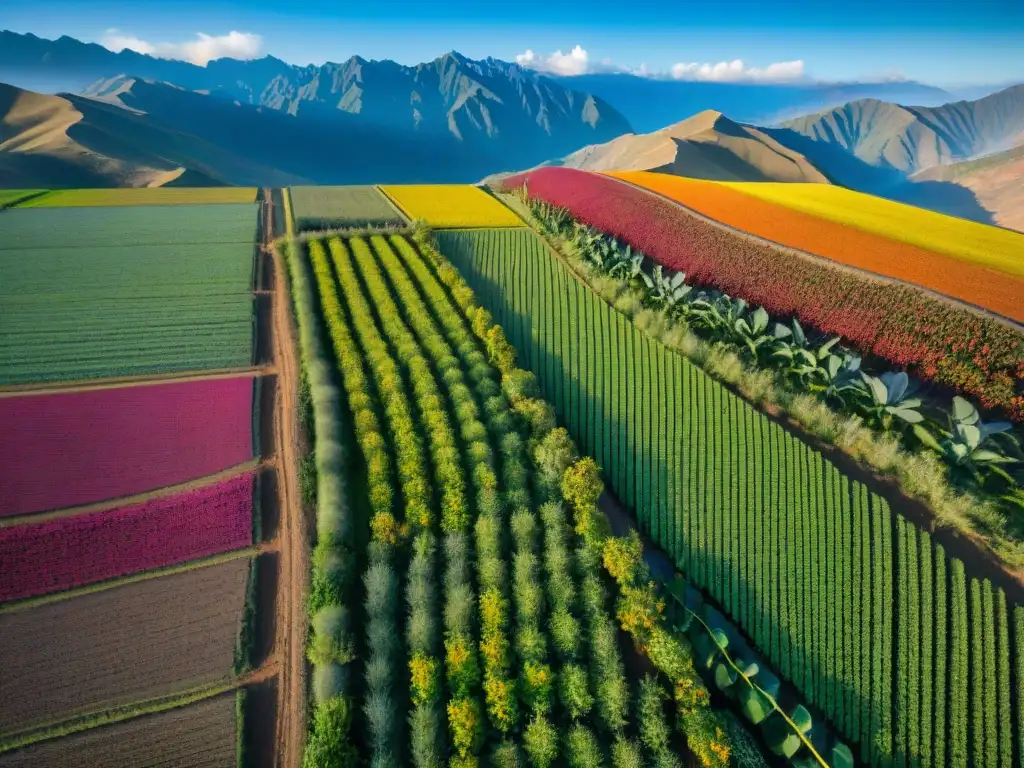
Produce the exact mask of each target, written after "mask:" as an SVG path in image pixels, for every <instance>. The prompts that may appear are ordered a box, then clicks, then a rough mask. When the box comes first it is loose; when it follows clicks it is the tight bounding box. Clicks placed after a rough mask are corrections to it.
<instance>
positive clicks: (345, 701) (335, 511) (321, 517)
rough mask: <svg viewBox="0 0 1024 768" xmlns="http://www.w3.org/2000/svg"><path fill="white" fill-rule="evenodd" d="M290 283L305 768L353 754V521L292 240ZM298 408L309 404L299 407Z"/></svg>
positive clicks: (311, 306)
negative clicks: (305, 459) (297, 376)
mask: <svg viewBox="0 0 1024 768" xmlns="http://www.w3.org/2000/svg"><path fill="white" fill-rule="evenodd" d="M281 247H282V249H283V251H284V255H285V257H286V260H287V264H288V273H289V277H290V279H291V293H292V305H293V308H294V312H295V319H296V324H297V326H298V331H299V350H300V358H301V367H302V381H303V382H304V383H303V384H302V389H303V390H304V391H307V392H308V402H309V405H310V406H311V410H312V413H311V414H308V415H309V416H310V417H311V418H310V420H309V422H306V423H307V424H308V423H310V422H311V423H312V427H313V429H312V434H310V435H309V436H308V437H309V438H310V439H311V442H312V450H311V454H312V456H313V457H314V465H315V471H314V479H315V484H316V492H315V499H316V504H317V507H316V529H317V543H316V546H315V548H314V550H313V554H312V572H311V574H310V591H309V596H308V599H307V613H308V615H309V617H310V637H309V646H308V648H309V658H310V662H311V663H312V665H313V678H314V686H313V701H312V704H311V712H310V717H309V734H308V738H307V742H306V748H305V752H304V754H303V766H304V768H320V767H321V766H346V765H352V764H354V762H355V759H356V753H355V750H354V748H353V746H352V742H351V738H350V735H349V727H350V725H351V720H352V717H351V714H352V699H351V692H350V690H349V688H348V685H347V682H348V681H347V674H346V670H345V665H346V664H348V663H349V662H350V661H351V660H352V636H351V629H350V627H349V626H348V613H347V609H346V600H347V595H348V593H349V591H350V590H351V588H352V587H353V582H354V578H355V573H354V571H355V560H354V558H353V554H352V539H351V537H352V533H353V528H354V521H353V520H352V513H351V509H350V507H349V503H348V498H347V496H346V488H345V481H344V467H345V449H344V441H343V437H342V435H343V431H342V430H343V429H344V425H345V415H344V410H343V404H342V400H341V393H340V391H339V389H338V386H337V383H336V378H335V376H336V374H335V372H334V365H335V361H334V357H333V356H332V355H331V353H330V351H329V347H328V342H327V341H326V340H325V339H324V337H323V333H322V330H321V321H320V307H319V306H318V304H317V298H316V289H315V287H314V282H313V276H312V275H311V274H310V272H309V269H308V266H307V263H306V261H305V259H304V258H302V254H300V253H299V252H298V251H297V250H296V247H295V244H294V243H291V242H286V243H283V244H282V246H281ZM302 402H303V401H300V406H301V407H309V406H306V405H302Z"/></svg>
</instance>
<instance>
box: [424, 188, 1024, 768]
mask: <svg viewBox="0 0 1024 768" xmlns="http://www.w3.org/2000/svg"><path fill="white" fill-rule="evenodd" d="M603 183H604V184H612V183H614V182H610V181H604V182H603ZM530 190H531V194H538V193H539V194H542V195H543V194H544V191H542V190H546V187H545V186H544V185H543V184H542V183H540V182H539V181H536V180H531V182H530ZM585 199H587V200H588V201H596V200H597V196H596V195H594V196H593V197H589V198H585ZM596 205H597V203H596V202H593V203H592V207H591V208H589V209H587V210H588V211H593V210H594V209H595V208H596ZM684 231H685V230H684ZM437 241H438V244H439V246H440V249H441V251H442V253H443V254H444V255H445V256H446V257H447V258H448V259H449V260H450V261H451V262H452V263H453V264H454V265H455V266H456V267H457V268H458V270H459V271H460V272H461V274H462V275H464V276H465V278H466V280H467V282H468V283H469V284H470V286H471V287H472V288H473V289H474V290H475V291H476V292H477V295H478V296H479V297H480V300H481V303H482V304H483V306H484V307H485V308H486V309H488V310H489V311H490V312H491V313H492V314H493V317H494V320H495V321H496V322H497V323H498V324H499V325H502V326H503V327H505V328H506V329H507V332H508V338H509V340H510V341H511V343H512V344H513V346H514V347H515V348H516V349H517V350H518V353H519V354H518V358H517V359H518V362H519V364H520V365H522V366H523V367H525V368H528V369H529V370H532V371H533V372H534V373H536V375H537V377H538V380H539V385H540V389H541V391H542V392H543V394H544V396H545V398H546V399H547V400H549V401H550V402H551V403H552V404H553V405H554V406H555V410H556V413H557V415H558V418H559V422H560V423H564V424H566V426H567V428H568V430H569V432H570V433H571V434H572V436H573V437H574V438H575V439H577V440H578V441H579V443H580V446H581V449H582V450H584V451H587V452H589V453H590V454H591V455H593V456H594V457H595V458H596V459H597V461H598V463H599V464H600V466H601V467H602V468H603V475H604V477H605V479H606V480H607V482H608V484H609V486H610V487H611V489H612V490H613V491H614V492H615V494H616V496H617V497H618V498H619V499H620V500H621V501H622V502H623V503H624V504H625V505H626V506H627V507H628V508H630V509H631V510H634V511H635V515H636V519H637V522H638V524H639V526H640V528H641V530H642V531H644V532H645V533H646V534H647V535H648V536H650V538H651V539H652V540H653V541H654V542H656V543H657V544H658V545H659V546H660V547H661V548H662V549H664V550H665V551H666V552H667V553H669V555H670V556H671V557H672V559H673V560H674V562H675V564H676V567H677V568H678V569H679V570H680V571H681V572H682V573H683V574H685V576H686V578H687V579H688V580H689V581H690V582H691V583H693V584H695V585H696V586H698V587H700V588H702V589H703V590H704V591H705V593H706V594H707V595H709V596H710V597H711V598H712V599H713V600H715V601H716V603H717V604H718V605H719V606H721V609H722V611H723V612H724V614H725V615H726V616H727V617H728V618H730V619H731V620H732V621H734V622H736V624H737V625H738V626H739V628H740V629H741V630H742V631H743V632H744V633H745V635H746V636H747V637H748V638H750V640H751V642H752V644H753V646H754V647H755V648H756V649H757V650H759V651H760V652H761V653H763V654H764V655H765V656H766V657H767V658H768V659H769V661H770V663H771V664H772V666H773V667H774V669H776V670H777V671H778V672H779V674H780V675H781V676H782V677H783V678H785V679H786V680H789V681H790V682H791V683H792V684H793V686H794V687H795V688H796V689H797V690H798V691H799V693H800V695H801V696H802V697H803V698H804V700H805V701H807V702H808V703H809V704H812V705H814V706H816V707H817V708H818V709H820V711H821V712H822V713H824V715H825V716H826V717H827V718H828V720H829V722H831V723H832V724H833V725H834V726H835V727H836V728H837V729H838V730H839V732H840V733H841V734H842V735H843V736H844V737H845V738H846V739H848V740H849V743H850V745H851V746H854V745H856V751H857V752H858V753H859V759H860V760H861V761H863V763H865V764H869V765H872V766H875V765H891V764H892V761H893V760H894V759H895V758H899V759H900V760H903V759H909V760H911V761H914V762H915V763H917V762H921V763H924V764H933V765H967V764H970V765H986V766H1007V768H1009V766H1012V765H1014V760H1015V757H1014V755H1015V752H1014V749H1015V747H1014V744H1019V743H1020V739H1021V738H1022V736H1024V733H1022V731H1024V726H1022V724H1021V721H1020V718H1019V716H1020V713H1021V712H1024V689H1021V688H1020V686H1016V685H1015V684H1014V678H1013V676H1012V675H1011V672H1010V670H1011V669H1020V668H1021V665H1022V664H1024V652H1022V649H1021V645H1020V639H1021V637H1024V634H1022V632H1024V608H1021V607H1018V606H1015V605H1014V602H1013V601H1012V600H1011V599H1008V596H1007V594H1005V593H1004V591H1003V589H1001V588H1000V587H998V586H996V585H993V584H992V583H991V582H990V581H989V580H988V579H983V578H979V577H977V576H976V575H972V573H971V572H970V571H969V570H968V568H970V567H972V564H966V566H965V563H964V562H963V561H961V560H959V559H957V558H956V557H953V556H951V555H950V554H949V553H947V552H946V551H945V549H944V548H943V547H942V546H941V545H939V544H938V543H937V542H936V541H935V539H933V537H932V536H931V534H929V533H928V532H926V531H923V530H920V529H918V528H916V527H915V526H914V525H912V524H911V523H909V522H907V520H906V519H905V518H903V517H901V516H900V515H899V512H900V511H901V509H900V508H899V506H898V504H899V503H900V498H901V497H898V496H890V497H883V496H880V495H878V494H877V493H875V492H874V491H873V490H872V489H871V488H869V487H867V486H866V485H864V484H863V483H862V482H860V481H858V480H856V479H853V478H851V477H849V476H846V475H844V474H843V473H842V472H840V470H839V469H838V468H837V467H836V466H835V465H834V464H833V463H832V462H831V461H829V459H827V458H825V457H824V456H823V455H821V454H820V453H818V452H817V451H815V450H814V449H813V448H811V447H810V446H809V445H807V444H806V443H804V442H802V441H801V440H799V439H798V438H796V437H795V436H794V435H793V434H792V433H791V432H789V431H787V430H785V429H783V428H782V427H781V426H779V424H778V423H776V422H775V421H773V420H771V419H769V418H768V417H767V416H765V415H764V414H763V413H761V412H759V411H757V410H755V409H754V408H752V407H751V406H750V405H749V404H748V403H746V402H745V401H743V400H742V399H740V398H739V397H737V396H736V395H734V394H732V393H731V392H730V391H729V390H728V389H726V388H725V387H724V386H722V385H721V384H719V383H718V382H716V381H715V380H713V379H712V378H711V377H709V376H708V375H707V374H706V373H704V372H703V371H702V370H700V369H698V368H697V367H696V366H695V365H693V364H692V363H691V362H690V361H689V360H687V359H686V358H684V357H683V356H682V355H680V354H679V353H677V352H675V351H674V350H672V349H670V348H667V347H666V346H665V345H663V344H661V343H660V342H658V341H655V340H653V339H652V338H651V337H650V336H648V335H647V334H645V333H643V332H642V331H641V330H639V329H638V328H637V327H636V326H635V325H634V324H633V323H631V322H630V321H629V320H628V319H627V318H626V317H625V316H624V315H622V314H620V313H619V312H617V311H616V310H615V309H613V308H612V307H611V306H609V305H608V304H607V303H605V301H603V300H602V299H601V298H600V297H599V296H598V295H597V294H595V293H594V292H593V291H592V290H591V289H590V288H588V287H586V286H585V285H583V284H582V283H581V282H579V281H578V280H577V279H575V278H574V277H573V275H572V274H571V272H570V271H569V269H568V268H567V267H566V266H565V265H564V264H563V263H562V262H560V261H559V260H557V259H556V258H554V257H553V256H552V255H551V254H550V252H549V251H548V250H547V248H546V246H545V244H544V243H543V241H542V240H540V238H539V237H538V236H537V235H536V234H535V233H533V232H532V231H527V230H520V231H512V230H494V231H475V232H441V233H438V234H437ZM893 505H897V506H893ZM968 723H971V724H972V725H971V727H968ZM1018 748H1019V747H1018Z"/></svg>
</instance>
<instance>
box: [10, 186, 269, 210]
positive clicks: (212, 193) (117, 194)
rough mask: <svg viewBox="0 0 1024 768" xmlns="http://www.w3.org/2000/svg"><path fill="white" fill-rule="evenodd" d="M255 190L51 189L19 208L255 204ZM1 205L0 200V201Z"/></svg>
mask: <svg viewBox="0 0 1024 768" xmlns="http://www.w3.org/2000/svg"><path fill="white" fill-rule="evenodd" d="M255 202H256V188H255V187H191V188H190V187H136V188H128V189H55V190H52V191H50V192H47V193H46V194H44V195H39V196H33V198H32V199H31V200H29V201H27V202H25V203H23V204H21V205H19V206H18V207H19V208H102V207H107V206H129V205H154V206H156V205H223V204H231V203H255ZM0 203H2V201H0Z"/></svg>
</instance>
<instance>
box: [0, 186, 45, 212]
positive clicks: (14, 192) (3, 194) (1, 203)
mask: <svg viewBox="0 0 1024 768" xmlns="http://www.w3.org/2000/svg"><path fill="white" fill-rule="evenodd" d="M42 193H43V190H41V189H0V210H3V209H4V208H7V207H8V206H13V205H15V204H17V203H18V201H19V200H24V199H25V198H27V197H34V196H36V195H40V194H42Z"/></svg>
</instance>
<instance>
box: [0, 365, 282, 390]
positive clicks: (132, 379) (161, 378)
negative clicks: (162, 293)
mask: <svg viewBox="0 0 1024 768" xmlns="http://www.w3.org/2000/svg"><path fill="white" fill-rule="evenodd" d="M276 373H277V369H276V368H275V367H274V366H273V365H259V366H245V367H243V368H221V369H217V370H210V371H202V372H197V371H182V372H181V373H173V372H172V373H158V374H142V375H140V376H121V377H115V378H110V379H78V380H75V381H44V382H39V383H35V384H8V385H5V386H3V387H0V397H13V396H14V395H25V394H32V395H52V394H55V393H57V392H88V391H89V390H93V389H115V388H118V387H144V386H147V385H153V384H167V383H169V382H174V383H184V382H189V381H213V380H215V379H234V378H238V377H239V376H245V375H246V374H251V375H252V376H253V377H259V376H272V375H274V374H276Z"/></svg>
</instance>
